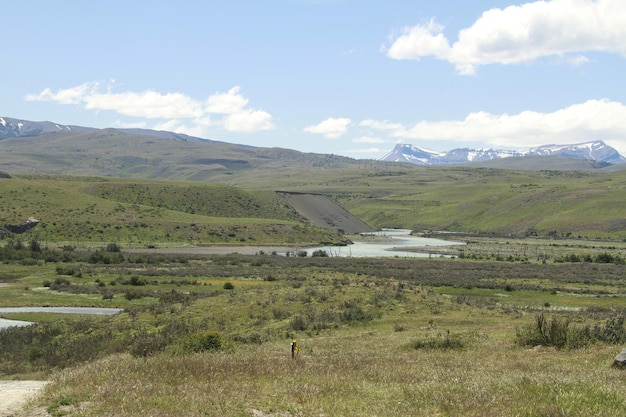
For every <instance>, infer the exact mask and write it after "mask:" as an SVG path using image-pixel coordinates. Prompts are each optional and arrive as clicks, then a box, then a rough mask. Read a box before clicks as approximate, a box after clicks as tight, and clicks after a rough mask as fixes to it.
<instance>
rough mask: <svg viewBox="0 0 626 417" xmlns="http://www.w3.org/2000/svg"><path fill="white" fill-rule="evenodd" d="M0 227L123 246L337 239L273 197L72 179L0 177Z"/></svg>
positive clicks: (208, 187) (217, 188) (197, 186)
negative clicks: (26, 227)
mask: <svg viewBox="0 0 626 417" xmlns="http://www.w3.org/2000/svg"><path fill="white" fill-rule="evenodd" d="M0 213H1V214H0V225H3V224H19V223H21V222H23V221H25V220H26V219H27V218H29V217H35V218H37V219H38V220H40V223H39V225H38V226H37V227H35V228H34V229H32V230H31V231H30V232H28V233H26V234H25V235H18V237H23V238H26V239H29V238H36V239H38V240H43V241H55V242H69V243H73V242H85V241H89V242H121V243H123V244H126V245H132V244H138V245H152V244H157V243H165V244H166V243H175V244H181V243H182V244H193V245H197V244H209V243H224V244H230V243H237V244H268V243H275V242H283V243H309V244H317V243H319V242H339V241H340V239H341V237H340V236H339V234H338V233H336V232H334V231H331V230H326V229H321V228H316V227H312V226H309V225H308V224H306V223H305V222H304V221H303V219H301V218H299V217H298V216H297V214H296V213H295V212H294V211H293V210H292V209H291V208H290V207H289V206H288V205H287V204H286V203H285V202H284V201H283V200H282V199H281V198H280V197H278V196H277V195H276V194H275V193H271V192H263V191H245V190H242V189H239V188H236V187H232V186H226V185H219V184H218V185H216V184H201V183H189V182H176V181H157V180H129V179H112V178H96V177H70V176H49V175H48V176H17V177H12V178H2V179H0Z"/></svg>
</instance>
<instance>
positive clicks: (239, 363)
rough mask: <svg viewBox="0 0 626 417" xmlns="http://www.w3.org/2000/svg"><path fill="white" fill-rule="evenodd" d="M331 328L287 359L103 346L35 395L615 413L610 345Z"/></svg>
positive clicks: (137, 411) (151, 409) (196, 408)
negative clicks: (560, 347) (423, 340)
mask: <svg viewBox="0 0 626 417" xmlns="http://www.w3.org/2000/svg"><path fill="white" fill-rule="evenodd" d="M477 323H478V319H477V321H475V322H474V324H475V325H476V324H477ZM474 330H475V329H474ZM488 331H489V332H490V333H493V334H495V335H497V332H498V331H499V330H498V329H495V328H490V329H488ZM333 333H334V334H332V335H328V336H324V337H313V338H305V339H302V340H300V341H299V343H300V346H301V350H300V355H299V356H298V358H297V359H296V360H291V358H290V355H289V341H284V342H282V343H266V344H263V345H253V346H238V347H237V348H236V349H233V350H230V351H228V352H213V353H201V354H194V355H189V356H172V355H169V354H161V355H157V356H153V357H149V358H133V357H131V356H128V355H117V356H111V357H108V358H106V359H104V360H100V361H98V362H95V363H91V364H88V365H86V366H83V367H80V368H77V369H68V370H65V371H63V372H61V373H59V374H57V375H56V377H55V379H54V381H53V382H54V383H53V384H52V385H50V387H49V389H48V391H47V393H46V398H47V400H48V401H49V402H48V404H50V403H55V402H56V403H63V404H70V405H72V404H73V405H74V406H73V407H70V409H69V410H68V409H66V410H67V411H70V413H71V415H80V416H122V415H123V416H147V415H150V416H181V415H189V416H416V415H420V416H422V415H423V416H590V415H603V416H623V413H624V409H625V407H626V400H625V399H624V397H623V395H622V394H623V385H624V382H625V381H626V374H625V373H624V372H623V371H621V370H618V369H613V368H611V367H610V365H611V363H612V360H613V357H614V355H615V347H614V346H602V345H600V346H595V347H593V348H589V349H585V350H578V351H556V350H553V349H549V348H535V349H521V348H518V347H515V346H513V345H512V344H511V343H510V342H507V341H504V340H498V339H495V338H492V337H490V336H489V334H482V335H479V336H476V335H475V334H473V333H464V337H466V340H468V343H467V346H468V347H467V348H466V349H461V350H452V351H451V350H443V349H431V350H428V349H426V350H424V349H422V350H416V349H413V348H412V347H411V345H412V343H413V342H414V340H415V339H416V334H418V333H419V334H422V335H424V334H427V333H430V334H431V336H432V337H437V334H439V333H440V332H439V331H438V330H436V329H435V330H424V329H421V330H420V329H415V331H412V330H407V331H402V332H394V331H393V328H391V326H387V325H385V326H379V327H376V326H374V327H372V328H368V329H365V328H361V329H352V330H350V331H346V332H343V331H341V332H333ZM467 336H471V337H469V338H467Z"/></svg>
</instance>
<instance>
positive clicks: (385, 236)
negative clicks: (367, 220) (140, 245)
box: [0, 229, 465, 329]
mask: <svg viewBox="0 0 626 417" xmlns="http://www.w3.org/2000/svg"><path fill="white" fill-rule="evenodd" d="M464 244H465V243H463V242H455V241H449V240H442V239H432V238H425V237H420V236H411V231H410V230H405V229H383V230H381V231H380V232H376V233H372V234H367V235H363V236H362V240H360V241H357V242H354V243H353V244H351V245H348V246H318V247H313V248H302V250H306V252H307V254H308V255H309V256H311V255H312V254H313V252H315V251H317V250H323V251H326V253H327V254H328V255H329V256H343V257H355V258H362V257H400V258H404V257H409V258H424V257H430V256H432V255H431V254H430V253H428V247H441V246H454V245H464ZM416 248H418V249H417V250H416ZM213 250H215V249H213ZM225 250H227V251H228V253H235V252H240V253H246V252H245V251H246V250H248V251H249V250H251V249H250V247H240V248H239V247H227V248H226V249H225ZM252 250H253V251H258V249H255V248H252ZM135 251H136V252H141V251H144V252H152V253H154V252H156V251H158V250H154V249H144V250H141V249H138V250H135ZM164 251H167V249H165V250H164ZM181 251H182V252H193V250H190V249H188V248H187V249H182V250H181ZM196 251H201V252H202V253H204V252H211V251H212V249H210V248H198V249H196ZM437 256H440V255H437ZM120 311H122V310H121V309H117V308H90V307H5V308H0V314H2V313H40V312H48V313H66V314H117V313H119V312H120ZM30 324H33V323H31V322H27V321H18V320H7V319H3V318H0V329H3V328H6V327H12V326H28V325H30Z"/></svg>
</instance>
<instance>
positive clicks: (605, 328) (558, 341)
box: [517, 313, 626, 349]
mask: <svg viewBox="0 0 626 417" xmlns="http://www.w3.org/2000/svg"><path fill="white" fill-rule="evenodd" d="M625 342H626V329H625V328H624V316H623V315H622V316H617V317H611V318H608V319H607V320H606V321H605V323H604V325H600V324H597V325H595V326H590V325H583V326H575V325H572V322H571V319H569V318H559V317H556V316H554V317H552V318H549V319H548V318H546V317H545V316H544V314H543V313H541V314H538V315H537V316H536V318H535V322H534V323H532V324H530V325H529V326H527V327H526V328H525V329H522V330H518V331H517V343H518V344H519V345H521V346H537V345H543V346H553V347H556V348H557V349H578V348H582V347H586V346H589V345H592V344H594V343H610V344H621V343H625Z"/></svg>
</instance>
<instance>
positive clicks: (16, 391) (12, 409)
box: [0, 381, 48, 417]
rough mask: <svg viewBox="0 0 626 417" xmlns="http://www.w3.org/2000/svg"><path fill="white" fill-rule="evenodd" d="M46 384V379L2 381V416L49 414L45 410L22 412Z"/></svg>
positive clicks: (0, 390) (0, 383)
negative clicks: (24, 406) (25, 405)
mask: <svg viewBox="0 0 626 417" xmlns="http://www.w3.org/2000/svg"><path fill="white" fill-rule="evenodd" d="M45 385H46V382H45V381H0V417H8V416H16V417H17V416H30V417H35V416H47V415H48V413H46V412H45V411H44V410H39V411H34V410H33V412H31V413H27V414H20V413H19V412H20V411H21V410H22V406H23V405H24V404H26V403H27V402H28V400H29V399H31V398H33V397H34V396H36V395H37V394H38V393H39V392H40V391H41V390H42V389H43V387H44V386H45Z"/></svg>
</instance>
